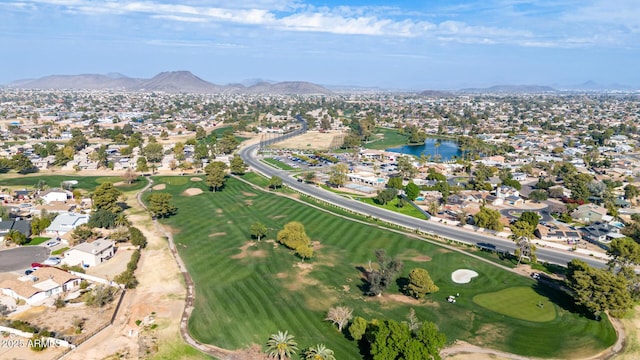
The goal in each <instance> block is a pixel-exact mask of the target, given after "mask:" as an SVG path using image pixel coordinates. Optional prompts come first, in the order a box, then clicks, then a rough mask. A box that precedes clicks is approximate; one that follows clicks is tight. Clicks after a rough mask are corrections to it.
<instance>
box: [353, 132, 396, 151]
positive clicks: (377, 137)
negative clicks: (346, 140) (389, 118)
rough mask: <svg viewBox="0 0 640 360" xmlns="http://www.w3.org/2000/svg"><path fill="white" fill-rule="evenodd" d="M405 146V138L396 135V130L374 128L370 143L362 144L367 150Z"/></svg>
mask: <svg viewBox="0 0 640 360" xmlns="http://www.w3.org/2000/svg"><path fill="white" fill-rule="evenodd" d="M406 144H407V136H406V135H402V134H399V133H398V130H396V129H386V128H376V129H375V131H374V135H373V137H372V138H371V140H370V141H368V142H366V143H363V144H362V146H363V147H365V148H367V149H376V150H384V149H388V148H392V147H396V146H400V145H406Z"/></svg>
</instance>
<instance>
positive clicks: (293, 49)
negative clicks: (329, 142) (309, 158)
mask: <svg viewBox="0 0 640 360" xmlns="http://www.w3.org/2000/svg"><path fill="white" fill-rule="evenodd" d="M0 9H1V11H0V39H2V43H3V53H4V54H5V55H4V58H3V63H4V66H3V67H2V68H1V69H0V84H6V83H9V82H11V81H15V80H20V79H27V78H39V77H42V76H47V75H76V74H87V73H90V74H107V73H110V72H118V73H121V74H124V75H126V76H129V77H136V78H150V77H153V76H154V75H156V74H157V73H160V72H163V71H176V70H187V71H191V72H192V73H193V74H195V75H196V76H198V77H200V78H202V79H204V80H207V81H209V82H212V83H216V84H228V83H237V82H241V81H244V80H247V79H256V78H259V79H269V80H273V81H292V80H294V81H309V82H313V83H317V84H322V85H333V86H340V85H342V86H364V87H381V88H392V89H415V90H419V89H444V90H447V89H452V90H454V89H460V88H468V87H488V86H493V85H503V84H510V85H546V86H552V87H553V86H575V85H579V84H583V83H585V82H587V81H594V82H596V83H598V84H601V85H611V84H622V85H628V86H633V87H640V72H638V71H637V65H636V63H637V59H640V17H638V16H637V15H638V14H639V13H640V3H638V2H637V1H634V0H620V1H616V2H611V1H605V0H588V1H578V0H563V1H530V2H527V1H523V0H489V1H460V0H457V1H455V0H454V1H445V0H434V1H430V2H429V3H424V4H423V3H417V4H416V3H414V2H409V1H387V2H383V1H377V0H370V1H362V0H355V1H349V2H338V1H334V0H328V1H324V2H320V1H315V0H312V1H302V0H238V1H234V2H232V3H229V2H227V1H222V0H202V1H194V0H186V1H177V0H150V1H119V2H114V1H110V0H94V1H90V0H6V1H4V2H2V3H0Z"/></svg>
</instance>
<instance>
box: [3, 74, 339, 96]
mask: <svg viewBox="0 0 640 360" xmlns="http://www.w3.org/2000/svg"><path fill="white" fill-rule="evenodd" d="M6 86H7V87H9V88H22V89H77V90H81V89H87V90H97V89H124V90H130V91H163V92H174V93H180V92H184V93H210V94H218V93H235V94H240V93H244V94H277V95H316V94H318V95H320V94H325V95H326V94H331V93H332V92H331V91H330V90H328V89H326V88H324V87H322V86H320V85H317V84H312V83H309V82H304V81H286V82H281V83H271V82H266V81H261V82H259V83H255V84H253V85H251V86H249V87H246V86H244V85H239V84H230V85H227V86H221V85H216V84H213V83H210V82H208V81H206V80H203V79H201V78H199V77H198V76H196V75H194V74H193V73H191V72H190V71H187V70H178V71H164V72H161V73H159V74H157V75H156V76H154V77H152V78H151V79H134V78H129V77H127V76H125V75H122V74H120V73H109V74H107V75H99V74H81V75H50V76H45V77H41V78H39V79H29V80H17V81H13V82H11V83H9V84H7V85H6Z"/></svg>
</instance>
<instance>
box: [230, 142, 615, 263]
mask: <svg viewBox="0 0 640 360" xmlns="http://www.w3.org/2000/svg"><path fill="white" fill-rule="evenodd" d="M301 132H302V131H301V130H299V131H296V133H301ZM289 136H292V135H289ZM259 146H260V145H259V144H256V145H251V146H248V147H245V148H243V149H241V150H240V151H239V154H240V157H242V159H243V160H244V161H245V163H247V164H248V165H249V166H250V167H251V168H253V169H254V170H255V171H257V172H259V173H262V174H263V175H265V176H267V177H271V176H274V175H275V176H278V177H280V178H282V181H283V183H284V184H285V185H287V186H289V187H290V188H293V189H295V190H296V191H299V192H301V193H303V194H306V195H309V196H312V197H314V198H317V199H320V200H322V201H326V202H328V203H331V204H334V205H337V206H339V207H341V208H344V209H348V210H350V211H353V212H357V213H360V214H362V215H368V216H372V217H374V218H378V219H380V220H383V221H385V222H389V223H392V224H395V225H398V226H401V227H404V228H408V229H413V230H416V229H417V230H420V231H422V232H425V233H427V234H429V235H436V236H441V237H443V238H446V239H451V240H455V241H460V242H463V243H467V244H472V245H478V246H481V247H484V248H490V249H493V250H497V251H506V252H510V253H513V252H514V250H515V243H514V242H512V241H511V240H507V239H503V238H499V237H496V236H491V235H488V234H481V233H476V232H472V231H469V230H463V229H461V228H458V227H453V226H447V225H443V224H441V223H437V222H433V221H428V220H421V219H417V218H414V217H410V216H406V215H403V214H399V213H395V212H392V211H389V210H386V209H382V208H379V207H375V206H372V205H368V204H365V203H362V202H359V201H356V200H351V199H347V198H344V197H342V196H340V195H337V194H335V193H332V192H330V191H326V190H323V189H321V188H318V187H316V186H314V185H309V184H305V183H300V182H298V181H297V180H296V179H294V178H293V177H291V176H290V174H289V173H288V172H287V171H283V170H278V169H275V168H273V167H271V166H268V165H266V164H265V163H263V162H261V161H260V160H258V159H257V152H258V148H259ZM536 255H537V256H538V259H539V260H542V261H547V262H550V263H554V264H559V265H563V266H564V265H566V264H567V263H568V262H569V261H571V260H572V259H574V258H579V259H581V260H584V261H585V262H586V263H587V264H589V265H591V266H593V267H598V268H602V267H604V266H605V263H604V261H601V260H598V259H595V258H593V257H588V256H580V255H576V254H573V253H570V252H568V251H561V250H554V249H548V248H538V249H537V250H536Z"/></svg>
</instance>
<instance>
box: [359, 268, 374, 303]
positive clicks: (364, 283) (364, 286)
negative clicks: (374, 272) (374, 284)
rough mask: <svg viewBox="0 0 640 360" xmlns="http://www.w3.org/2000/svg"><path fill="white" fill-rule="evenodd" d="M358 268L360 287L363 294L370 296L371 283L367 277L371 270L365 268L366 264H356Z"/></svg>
mask: <svg viewBox="0 0 640 360" xmlns="http://www.w3.org/2000/svg"><path fill="white" fill-rule="evenodd" d="M356 270H358V271H359V272H360V284H358V289H360V291H362V294H363V295H365V296H368V295H369V291H370V289H371V284H369V280H368V279H367V274H368V273H369V271H368V270H367V269H365V268H364V266H356Z"/></svg>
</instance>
